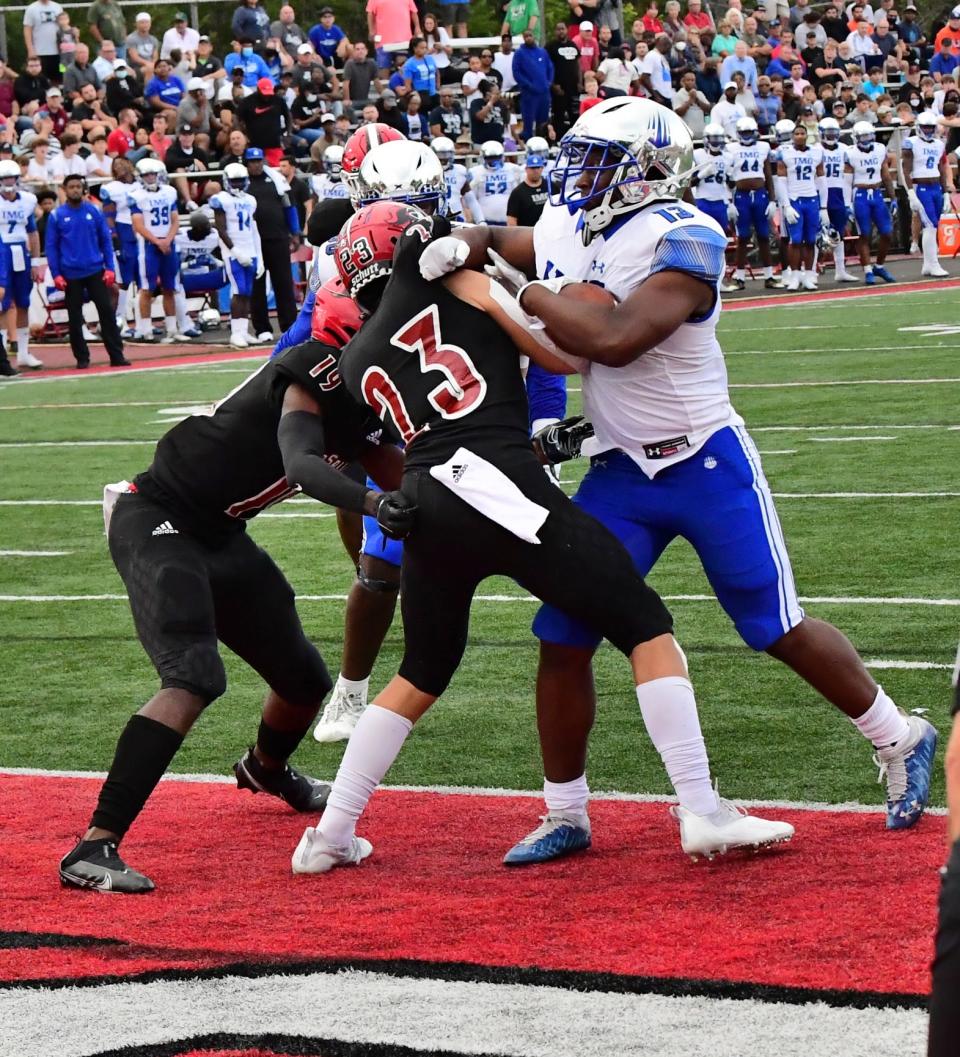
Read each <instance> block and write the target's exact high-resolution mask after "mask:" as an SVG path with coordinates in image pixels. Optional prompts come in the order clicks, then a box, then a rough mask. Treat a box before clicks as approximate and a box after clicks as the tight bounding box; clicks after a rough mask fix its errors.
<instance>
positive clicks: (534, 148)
mask: <svg viewBox="0 0 960 1057" xmlns="http://www.w3.org/2000/svg"><path fill="white" fill-rule="evenodd" d="M526 148H527V154H539V155H540V157H541V158H545V157H546V156H547V155H548V154H549V153H550V144H549V143H547V140H546V138H545V137H544V136H531V137H530V138H529V139H528V140H527V142H526Z"/></svg>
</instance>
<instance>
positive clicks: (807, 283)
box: [803, 272, 817, 290]
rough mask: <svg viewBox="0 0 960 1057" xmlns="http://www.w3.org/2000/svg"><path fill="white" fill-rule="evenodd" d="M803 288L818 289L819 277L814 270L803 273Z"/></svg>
mask: <svg viewBox="0 0 960 1057" xmlns="http://www.w3.org/2000/svg"><path fill="white" fill-rule="evenodd" d="M803 288H804V290H816V288H817V277H816V275H814V274H813V273H812V272H804V273H803Z"/></svg>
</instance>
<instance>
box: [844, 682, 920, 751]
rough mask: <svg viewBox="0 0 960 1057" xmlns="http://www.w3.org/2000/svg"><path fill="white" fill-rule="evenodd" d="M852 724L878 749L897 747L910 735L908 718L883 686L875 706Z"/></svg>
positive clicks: (878, 688) (852, 720)
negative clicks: (897, 744) (901, 740)
mask: <svg viewBox="0 0 960 1057" xmlns="http://www.w3.org/2000/svg"><path fill="white" fill-rule="evenodd" d="M851 723H853V725H854V726H855V727H856V728H857V730H859V731H860V733H861V734H862V735H863V736H864V737H865V738H867V739H868V740H869V741H871V742H873V744H874V746H875V747H876V748H878V749H886V748H889V747H890V746H891V745H896V743H897V742H898V741H900V739H901V738H905V737H907V735H908V734H909V733H910V725H909V724H908V723H907V717H906V716H905V715H904V714H903V713H902V712H901V711H900V709H899V708H897V706H896V704H894V701H893V698H891V697H888V696H887V695H886V694H885V693H884V692H883V687H882V686H880V687H877V696H876V699H875V700H874V702H873V704H872V705H871V706H870V707H869V708H868V709H867V711H866V712H864V714H863V715H862V716H858V717H857V718H856V719H851Z"/></svg>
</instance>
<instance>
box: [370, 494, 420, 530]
mask: <svg viewBox="0 0 960 1057" xmlns="http://www.w3.org/2000/svg"><path fill="white" fill-rule="evenodd" d="M375 516H376V519H377V524H378V525H379V526H380V528H381V529H383V534H384V536H388V537H389V538H390V539H392V540H402V539H406V538H407V536H409V535H410V533H411V532H412V531H413V526H414V524H415V523H416V520H417V505H416V503H411V502H410V500H409V499H408V498H407V497H406V496H405V495H404V494H403V492H382V493H381V494H380V496H379V498H378V499H377V509H376V514H375Z"/></svg>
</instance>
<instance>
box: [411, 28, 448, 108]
mask: <svg viewBox="0 0 960 1057" xmlns="http://www.w3.org/2000/svg"><path fill="white" fill-rule="evenodd" d="M410 48H411V50H412V51H413V54H412V55H411V56H410V58H409V59H407V61H406V62H405V63H404V64H403V86H404V88H406V90H407V94H409V93H410V92H419V93H420V98H421V100H423V101H424V104H425V106H426V109H427V111H428V112H429V111H430V110H432V109H433V108H434V107H435V106H436V105H437V103H438V102H439V98H440V97H439V95H438V93H439V91H440V71H439V70H438V69H437V63H436V61H435V59H434V57H433V56H432V55H428V54H427V42H426V41H425V40H424V39H423V37H414V38H413V40H411V41H410Z"/></svg>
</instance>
